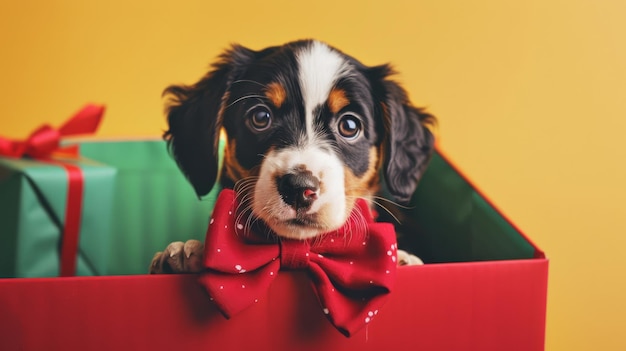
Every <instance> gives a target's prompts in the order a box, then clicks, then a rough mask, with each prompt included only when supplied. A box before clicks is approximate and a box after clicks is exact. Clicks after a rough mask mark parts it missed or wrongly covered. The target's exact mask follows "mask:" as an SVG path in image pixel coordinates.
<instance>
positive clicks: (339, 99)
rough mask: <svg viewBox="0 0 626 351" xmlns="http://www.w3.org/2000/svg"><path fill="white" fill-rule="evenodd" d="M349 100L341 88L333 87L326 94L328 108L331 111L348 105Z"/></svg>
mask: <svg viewBox="0 0 626 351" xmlns="http://www.w3.org/2000/svg"><path fill="white" fill-rule="evenodd" d="M349 103H350V100H348V97H347V96H346V92H345V91H344V90H343V89H339V88H333V90H331V91H330V94H328V108H329V109H330V112H332V113H335V114H336V113H338V112H339V111H341V109H342V108H344V107H346V106H348V104H349Z"/></svg>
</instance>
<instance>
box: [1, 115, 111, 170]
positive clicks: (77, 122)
mask: <svg viewBox="0 0 626 351" xmlns="http://www.w3.org/2000/svg"><path fill="white" fill-rule="evenodd" d="M103 114H104V106H100V105H93V104H89V105H86V106H85V107H83V108H82V109H81V110H79V111H78V112H77V113H75V114H74V116H72V117H71V118H70V119H69V120H67V121H66V122H65V123H64V124H63V125H62V126H61V127H60V128H59V129H54V128H52V127H51V126H50V125H47V124H46V125H43V126H41V127H39V128H37V129H36V130H35V131H33V132H32V133H31V134H30V136H29V137H28V138H27V139H26V140H11V139H7V138H2V137H0V155H2V156H8V157H15V158H19V157H23V156H25V155H27V156H30V157H33V158H45V157H49V156H50V155H51V154H52V153H54V152H56V151H59V150H61V151H63V150H65V149H63V148H61V147H60V143H61V138H62V137H65V136H71V135H79V134H93V133H95V131H96V129H97V128H98V125H99V124H100V121H101V119H102V115H103Z"/></svg>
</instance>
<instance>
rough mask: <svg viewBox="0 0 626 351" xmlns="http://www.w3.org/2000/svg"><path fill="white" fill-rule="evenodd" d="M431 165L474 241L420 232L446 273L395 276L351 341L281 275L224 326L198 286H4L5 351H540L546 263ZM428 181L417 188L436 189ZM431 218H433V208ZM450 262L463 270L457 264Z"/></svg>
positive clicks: (295, 277) (297, 284) (95, 280)
mask: <svg viewBox="0 0 626 351" xmlns="http://www.w3.org/2000/svg"><path fill="white" fill-rule="evenodd" d="M434 163H435V164H434V165H433V166H432V167H433V168H435V169H440V170H441V172H443V173H442V174H436V177H434V178H436V179H444V180H445V179H452V178H454V179H453V180H454V182H456V183H455V184H457V185H459V184H460V185H463V184H467V185H468V186H467V187H465V186H463V187H462V188H463V189H469V190H470V192H469V193H468V194H470V196H469V197H468V199H470V200H471V202H472V203H475V202H477V204H476V205H475V208H474V210H472V211H469V212H468V211H465V212H467V213H469V214H468V215H467V217H465V218H462V221H461V222H462V223H465V224H464V225H466V226H467V227H469V229H468V230H465V229H464V228H463V227H459V228H461V229H462V230H460V231H459V232H463V233H465V232H467V233H469V234H467V235H465V234H463V236H462V237H461V236H460V237H458V239H459V240H458V242H460V243H462V245H461V246H460V247H452V248H449V247H444V248H439V246H441V245H442V244H441V242H442V240H444V239H445V240H451V239H450V238H446V234H445V233H439V234H441V236H442V238H431V237H429V235H432V233H430V234H429V233H428V228H429V227H430V226H429V225H423V226H421V227H420V228H419V229H420V230H421V231H422V232H420V233H418V234H417V237H418V240H419V242H421V243H423V244H424V249H425V251H424V252H423V255H424V257H427V258H430V260H429V261H431V262H437V261H440V262H441V261H447V263H430V264H426V265H423V266H411V267H399V269H398V276H397V281H396V286H395V289H394V291H393V293H392V294H390V297H389V300H388V302H387V303H386V304H385V306H384V307H383V309H382V310H381V313H379V314H378V315H377V317H376V318H375V319H373V320H372V322H371V323H369V324H368V325H367V326H365V327H364V328H363V329H361V330H360V331H359V332H358V333H356V334H355V335H353V336H351V337H349V338H346V337H345V336H343V335H342V334H340V333H339V332H337V330H336V329H335V328H334V327H333V326H332V324H330V323H328V321H327V319H326V317H325V315H324V314H323V312H322V310H321V309H320V307H319V303H318V302H317V299H316V297H315V295H314V293H313V291H312V290H311V287H310V284H309V283H308V281H307V280H308V277H307V276H306V274H305V273H303V272H299V271H281V273H280V274H279V275H278V277H277V278H276V280H275V281H274V282H273V283H272V285H271V286H270V289H269V291H268V292H267V294H266V295H265V296H264V297H263V298H261V299H259V301H258V303H256V304H254V305H253V306H251V307H250V308H247V309H245V310H244V311H242V312H240V313H239V314H237V315H235V316H233V317H232V318H231V319H228V320H226V319H225V318H224V317H223V315H222V314H221V312H220V311H218V310H217V308H216V307H215V305H214V304H213V303H212V302H211V301H210V300H209V299H208V297H207V294H206V292H205V291H204V289H203V288H202V287H201V286H200V285H199V284H198V279H197V276H195V275H172V276H167V275H164V276H147V275H146V276H141V275H140V276H108V277H85V278H40V279H5V280H0V316H2V318H0V349H2V350H43V349H45V350H53V349H59V350H73V349H88V350H100V349H102V350H110V349H129V350H138V349H228V350H251V349H255V350H256V349H268V350H301V349H311V350H389V349H400V348H401V349H404V348H410V349H419V350H481V351H485V350H524V351H528V350H543V348H544V336H545V311H546V292H547V275H548V260H547V259H546V258H545V255H544V254H543V252H542V251H541V250H540V249H538V248H537V247H536V246H535V245H534V244H533V243H532V242H531V241H530V240H528V239H527V238H526V237H525V236H524V235H523V234H522V233H521V232H520V231H519V230H518V229H517V228H516V227H515V226H514V225H513V224H512V223H510V221H508V220H507V219H506V218H505V217H504V216H503V215H502V214H501V213H500V212H499V211H497V210H496V209H495V207H494V206H493V205H492V204H491V203H490V202H489V201H488V200H487V199H486V198H485V197H484V196H483V195H482V194H481V193H480V192H479V191H477V190H476V189H475V188H474V187H472V186H471V183H469V182H468V181H467V179H466V178H465V177H463V176H462V175H461V174H460V172H458V170H457V169H456V168H455V167H453V166H452V165H451V164H450V163H449V161H448V160H447V159H446V158H445V157H444V156H443V155H442V153H441V151H438V155H437V159H436V160H434ZM450 172H452V173H450ZM427 173H428V172H427ZM450 177H452V178H450ZM426 178H427V177H426V175H425V179H423V180H422V184H421V185H420V187H422V186H423V185H424V183H427V184H431V183H429V182H433V181H434V180H429V179H426ZM434 178H432V179H434ZM432 184H435V183H432ZM455 186H456V185H453V186H452V188H454V187H455ZM434 188H436V187H434ZM429 189H433V187H429ZM418 192H419V191H418ZM426 195H428V194H422V195H419V194H418V195H417V196H421V197H422V198H428V196H426ZM429 201H431V200H429ZM455 201H462V199H460V198H456V199H455ZM448 205H449V204H448ZM463 205H464V204H463ZM441 206H442V208H443V210H442V211H443V212H442V213H444V212H446V211H450V210H451V209H450V207H446V204H445V203H442V204H441ZM429 207H430V209H429V210H430V211H431V212H427V211H424V212H426V213H427V214H428V216H429V218H431V217H432V218H435V217H436V214H434V212H432V211H434V209H433V208H434V207H437V206H435V205H434V204H433V205H432V206H429ZM417 208H418V209H419V208H420V205H419V204H418V205H417ZM463 208H465V209H466V208H467V206H464V207H463ZM485 208H486V209H487V210H488V211H491V212H493V213H495V214H496V215H497V218H496V219H495V220H494V221H491V222H489V223H490V227H489V226H486V227H484V228H487V227H489V228H496V229H498V228H500V229H498V230H495V229H494V230H492V233H489V235H493V236H494V238H496V239H493V240H490V242H491V243H492V246H493V247H492V249H493V250H495V251H493V252H492V253H491V254H489V251H490V250H487V249H485V248H483V247H477V246H484V245H478V244H477V243H480V242H481V239H480V238H479V236H481V235H487V234H483V232H484V230H482V231H481V230H478V231H476V230H475V229H476V228H475V227H476V224H475V223H474V222H472V218H474V217H480V218H479V219H480V221H481V223H482V222H484V221H485V220H486V219H485V218H486V217H485V215H484V213H485V212H484V209H485ZM491 212H489V213H491ZM487 217H489V216H487ZM431 224H432V223H431ZM442 225H444V224H442ZM446 225H449V223H448V224H446ZM484 228H482V229H484ZM479 229H481V228H479ZM500 231H502V233H500ZM505 232H506V234H505ZM450 235H453V234H450ZM488 237H489V236H488ZM429 243H430V244H429ZM466 243H473V245H466ZM429 245H430V246H429ZM449 245H450V246H454V243H450V244H449ZM517 245H519V246H521V248H519V249H518V248H515V247H514V246H517ZM443 246H446V245H443ZM487 246H488V245H487ZM446 255H447V256H446ZM454 255H457V256H456V257H461V258H463V260H465V262H451V261H454V260H455V258H454V257H453V256H454ZM459 261H460V259H459Z"/></svg>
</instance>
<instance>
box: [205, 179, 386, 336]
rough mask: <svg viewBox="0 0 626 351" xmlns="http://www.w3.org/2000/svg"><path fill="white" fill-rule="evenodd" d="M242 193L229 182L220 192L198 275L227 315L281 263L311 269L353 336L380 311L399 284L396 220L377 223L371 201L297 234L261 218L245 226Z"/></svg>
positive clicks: (324, 299)
mask: <svg viewBox="0 0 626 351" xmlns="http://www.w3.org/2000/svg"><path fill="white" fill-rule="evenodd" d="M235 198H236V196H235V193H234V191H232V190H230V189H226V190H223V191H222V192H221V193H220V195H219V197H218V199H217V202H216V204H215V207H214V210H213V215H212V218H211V222H210V224H209V228H208V230H207V235H206V241H205V252H204V266H205V268H206V270H205V271H204V272H203V273H202V274H201V275H200V277H199V280H200V283H201V284H202V285H203V286H204V287H205V289H206V290H207V292H208V294H209V296H210V297H211V299H212V300H213V301H214V302H215V303H216V304H217V306H218V308H219V309H220V310H221V311H222V313H224V315H225V316H226V317H227V318H228V317H231V316H233V315H234V314H236V313H238V312H240V311H241V310H243V309H245V308H247V307H248V306H250V305H252V304H254V303H255V302H258V301H259V299H260V298H262V296H263V295H264V293H265V292H266V291H267V289H268V288H269V286H270V284H271V283H272V281H273V279H274V278H275V277H276V275H277V274H278V271H279V270H281V269H282V270H285V269H290V270H292V269H301V270H306V271H307V272H308V274H309V276H310V277H311V281H312V283H313V290H314V292H315V294H316V295H317V298H318V300H319V302H320V304H321V306H322V311H323V312H324V314H325V315H326V317H327V318H328V319H329V320H330V322H331V323H333V325H335V327H336V328H337V329H338V330H339V331H340V332H342V333H343V334H344V335H346V336H349V335H351V334H353V333H354V332H356V331H357V330H358V329H360V328H361V327H362V326H364V325H365V324H367V323H369V322H370V321H371V320H372V319H373V318H374V317H375V316H376V315H377V314H378V310H379V309H380V308H381V307H382V305H383V304H384V302H385V301H386V298H387V297H388V295H389V293H390V292H391V290H392V288H393V285H394V283H395V273H396V261H397V259H396V249H397V245H396V237H395V232H394V229H393V226H392V225H391V224H389V223H375V222H374V220H373V219H372V216H371V212H370V210H369V207H368V205H367V203H365V201H364V200H359V201H357V203H356V204H355V207H354V210H353V212H352V214H351V215H350V216H349V219H348V221H347V223H346V224H345V225H344V226H343V227H342V228H340V229H338V230H336V231H333V232H330V233H325V234H322V235H320V236H318V237H316V238H313V239H309V240H294V239H286V238H280V237H278V236H276V235H275V234H272V233H269V234H267V233H268V232H269V230H268V228H267V227H265V225H264V224H262V223H260V222H259V221H256V222H255V223H256V224H255V225H253V226H251V227H250V226H245V225H244V224H243V223H245V219H244V218H242V217H244V216H241V215H239V214H237V213H235V212H236V208H237V207H238V206H237V204H236V201H235ZM242 220H243V222H239V221H242ZM259 223H260V224H259ZM259 233H263V234H262V235H261V234H259Z"/></svg>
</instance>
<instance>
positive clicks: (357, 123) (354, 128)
mask: <svg viewBox="0 0 626 351" xmlns="http://www.w3.org/2000/svg"><path fill="white" fill-rule="evenodd" d="M361 129H362V126H361V120H360V119H359V118H358V117H357V116H355V115H352V114H345V115H343V116H341V118H339V123H338V124H337V130H338V131H339V134H341V136H342V137H344V138H346V139H348V140H354V139H356V138H358V137H359V135H360V134H361Z"/></svg>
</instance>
